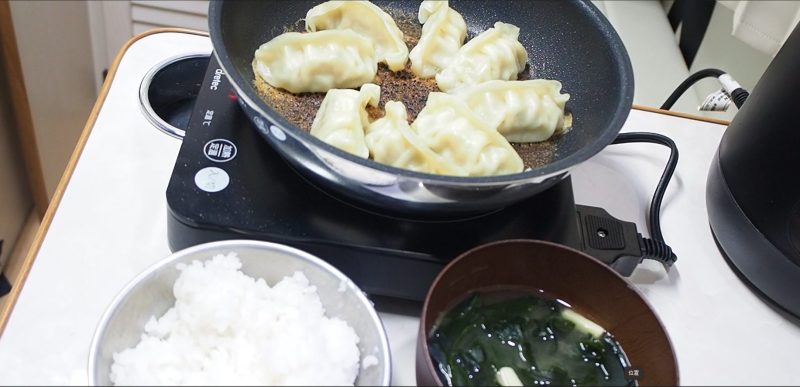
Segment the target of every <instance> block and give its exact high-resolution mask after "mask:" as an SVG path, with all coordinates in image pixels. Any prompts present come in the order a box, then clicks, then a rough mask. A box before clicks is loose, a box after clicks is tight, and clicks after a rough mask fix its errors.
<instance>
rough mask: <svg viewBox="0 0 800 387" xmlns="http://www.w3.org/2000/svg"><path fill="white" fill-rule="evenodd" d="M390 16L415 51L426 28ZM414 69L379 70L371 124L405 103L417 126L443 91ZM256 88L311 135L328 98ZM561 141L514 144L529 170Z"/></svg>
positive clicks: (263, 86) (547, 160)
mask: <svg viewBox="0 0 800 387" xmlns="http://www.w3.org/2000/svg"><path fill="white" fill-rule="evenodd" d="M389 14H390V15H391V16H392V17H393V18H394V20H395V22H396V23H397V26H398V27H400V30H402V31H403V34H404V35H405V41H406V45H408V47H409V50H411V49H412V48H414V46H416V45H417V41H418V40H419V36H420V34H421V33H422V25H420V24H419V22H418V21H417V18H416V15H406V14H397V13H394V12H391V11H389ZM289 31H299V32H302V31H303V23H302V22H301V21H299V22H297V23H295V24H294V25H292V26H287V28H286V32H289ZM410 68H411V63H410V61H409V63H408V64H407V65H406V69H405V70H403V71H398V72H397V73H394V72H392V71H390V70H389V68H388V67H386V65H384V64H380V65H379V66H378V74H377V75H376V77H375V81H374V83H375V84H377V85H379V86H380V87H381V102H380V105H379V107H378V108H372V107H369V108H368V109H367V111H368V112H369V116H370V119H371V120H376V119H378V118H381V117H383V115H384V113H383V107H384V105H385V104H386V102H387V101H401V102H403V104H405V106H406V109H407V110H408V119H409V120H410V121H411V122H413V121H414V119H416V117H417V114H419V112H420V111H421V110H422V108H423V107H425V101H426V100H427V99H428V94H429V93H431V92H435V91H439V88H438V87H437V86H436V81H435V80H434V79H420V78H417V77H416V76H415V75H414V74H413V73H412V72H411V70H410ZM519 79H520V80H525V79H530V75H529V72H528V71H525V72H523V73H521V74H520V76H519ZM253 84H254V85H255V87H256V90H258V92H259V94H260V95H261V97H262V98H263V99H264V101H265V102H266V103H267V104H268V105H269V106H271V107H272V108H273V109H274V110H275V111H276V112H278V113H279V114H281V115H282V116H283V117H284V118H286V120H287V121H289V122H291V123H293V124H295V125H297V126H298V127H300V128H301V129H303V130H305V131H307V132H310V131H311V124H312V123H313V122H314V117H315V116H316V115H317V111H318V110H319V107H320V105H321V104H322V100H323V99H324V98H325V93H301V94H292V93H290V92H288V91H285V90H281V89H276V88H274V87H272V86H270V85H268V84H267V83H266V82H264V81H263V80H262V79H261V78H259V77H256V79H255V80H254V81H253ZM557 138H558V135H556V136H554V137H553V138H551V139H550V140H548V141H544V142H540V143H524V144H523V143H511V146H513V147H514V149H515V150H516V151H517V153H518V154H519V156H520V157H521V158H522V162H523V164H525V167H526V168H538V167H541V166H544V165H547V164H549V163H550V162H551V161H552V159H553V156H554V154H555V152H556V149H557V147H556V142H557V141H556V140H557Z"/></svg>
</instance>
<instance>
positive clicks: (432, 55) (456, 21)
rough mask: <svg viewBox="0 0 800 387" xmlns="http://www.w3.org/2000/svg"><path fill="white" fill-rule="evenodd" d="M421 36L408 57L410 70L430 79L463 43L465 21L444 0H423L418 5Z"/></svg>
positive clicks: (465, 29)
mask: <svg viewBox="0 0 800 387" xmlns="http://www.w3.org/2000/svg"><path fill="white" fill-rule="evenodd" d="M419 22H420V23H423V26H422V35H421V36H420V38H419V42H418V43H417V45H416V47H414V49H412V50H411V54H410V55H409V56H408V57H409V59H411V71H412V72H414V74H416V75H417V76H418V77H420V78H433V77H434V76H436V74H438V73H439V72H440V71H442V69H444V68H445V67H446V66H447V65H448V64H449V63H450V62H452V61H453V58H455V56H456V54H458V50H459V49H460V48H461V46H462V45H464V38H465V37H466V36H467V24H466V23H465V22H464V18H463V17H461V15H460V14H459V13H458V12H456V11H455V10H453V9H452V8H450V7H449V6H448V2H447V1H446V0H444V1H441V0H425V1H423V2H422V5H420V6H419Z"/></svg>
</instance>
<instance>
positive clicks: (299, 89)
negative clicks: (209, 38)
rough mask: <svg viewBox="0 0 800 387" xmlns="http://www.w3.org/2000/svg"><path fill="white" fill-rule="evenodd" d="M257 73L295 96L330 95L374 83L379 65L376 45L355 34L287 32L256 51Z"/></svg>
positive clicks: (341, 32) (254, 64)
mask: <svg viewBox="0 0 800 387" xmlns="http://www.w3.org/2000/svg"><path fill="white" fill-rule="evenodd" d="M253 72H255V74H256V75H257V76H259V77H261V79H263V80H264V81H266V82H267V83H269V84H270V85H272V86H274V87H277V88H281V89H285V90H288V91H290V92H292V93H305V92H326V91H328V90H330V89H345V88H355V87H360V86H361V85H363V84H365V83H367V82H372V80H373V79H375V74H376V73H377V72H378V64H377V60H376V59H375V49H374V48H373V44H372V41H371V40H369V39H367V38H365V37H363V36H361V35H359V34H357V33H355V32H353V31H347V30H334V31H320V32H313V33H306V34H301V33H298V32H287V33H285V34H282V35H278V36H276V37H275V38H274V39H272V40H270V41H269V42H266V43H264V44H262V45H261V47H259V48H258V49H257V50H256V52H255V58H254V59H253Z"/></svg>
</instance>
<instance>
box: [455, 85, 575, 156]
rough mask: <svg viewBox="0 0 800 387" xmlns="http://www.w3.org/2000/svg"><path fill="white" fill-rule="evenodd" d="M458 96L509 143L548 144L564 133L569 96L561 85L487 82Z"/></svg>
mask: <svg viewBox="0 0 800 387" xmlns="http://www.w3.org/2000/svg"><path fill="white" fill-rule="evenodd" d="M456 95H457V96H458V97H459V99H461V100H462V101H464V102H465V103H466V104H467V106H469V108H470V110H472V111H473V112H475V114H476V115H478V116H479V117H480V118H482V119H483V120H484V121H486V122H487V123H488V124H489V125H491V126H493V127H495V128H496V129H497V131H498V132H500V134H502V135H503V136H504V137H505V138H506V139H507V140H508V141H510V142H540V141H545V140H547V139H549V138H550V137H552V136H553V134H555V133H556V132H560V131H562V130H564V129H565V121H566V120H565V112H564V110H565V107H566V103H567V101H568V100H569V94H563V93H561V82H559V81H554V80H547V79H534V80H529V81H487V82H483V83H480V84H477V85H474V86H470V87H466V88H463V89H460V90H458V91H457V92H456Z"/></svg>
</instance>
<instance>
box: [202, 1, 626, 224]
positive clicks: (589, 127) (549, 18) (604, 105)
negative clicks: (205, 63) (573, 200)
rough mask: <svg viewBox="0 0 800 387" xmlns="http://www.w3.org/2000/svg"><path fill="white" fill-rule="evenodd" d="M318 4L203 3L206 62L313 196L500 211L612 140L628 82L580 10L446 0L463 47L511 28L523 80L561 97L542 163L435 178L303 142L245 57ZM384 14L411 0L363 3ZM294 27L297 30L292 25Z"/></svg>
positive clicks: (383, 205) (568, 4) (410, 207)
mask: <svg viewBox="0 0 800 387" xmlns="http://www.w3.org/2000/svg"><path fill="white" fill-rule="evenodd" d="M318 3H320V1H302V0H291V1H289V0H283V1H245V0H237V1H212V3H211V5H210V7H209V27H210V32H211V39H212V43H213V46H214V53H215V55H216V57H217V59H218V60H219V63H220V64H221V66H222V67H223V69H224V70H225V72H226V73H227V75H228V77H229V78H230V80H231V82H232V83H233V85H234V87H235V88H236V90H237V93H238V94H239V97H240V98H239V101H240V103H241V105H242V107H243V108H244V110H245V112H246V113H247V114H248V116H249V117H250V118H251V120H253V122H254V123H255V124H256V126H257V127H258V129H259V131H260V132H261V134H262V135H263V136H264V138H266V139H267V140H268V141H269V142H270V144H272V146H273V147H274V148H275V149H276V150H277V151H278V152H279V153H281V154H282V155H283V157H284V158H286V159H287V160H288V161H289V162H290V163H291V164H292V165H293V166H294V167H295V168H297V169H298V170H300V171H301V172H302V173H303V174H304V175H305V176H307V177H309V178H310V179H311V180H312V181H314V182H316V183H317V185H318V186H321V187H322V188H323V189H326V190H329V191H332V192H337V193H339V194H342V195H345V196H347V197H349V198H352V199H354V200H356V201H358V202H360V203H361V204H363V205H366V206H369V207H372V208H377V209H379V210H386V211H390V212H402V213H407V212H409V211H410V212H415V213H425V214H441V213H476V212H480V211H487V210H491V209H496V208H500V207H504V206H506V205H508V204H511V203H513V202H515V201H518V200H520V199H523V198H526V197H530V196H532V195H535V194H536V193H538V192H541V191H543V190H544V189H546V188H549V187H550V186H552V185H553V184H555V183H557V182H558V181H560V180H561V179H563V178H564V177H565V176H567V173H568V171H569V169H570V168H571V167H573V166H575V165H576V164H578V163H580V162H582V161H585V160H586V159H588V158H589V157H591V156H593V155H595V154H596V153H597V152H599V151H600V150H601V149H603V148H604V147H605V146H606V145H608V144H610V143H611V141H613V139H614V137H615V136H616V135H617V133H618V132H619V130H620V128H621V127H622V125H623V123H624V122H625V120H626V118H627V116H628V113H629V111H630V108H631V103H632V99H633V74H632V69H631V65H630V60H629V58H628V55H627V52H626V51H625V48H624V46H623V45H622V42H621V41H620V39H619V37H618V36H617V34H616V32H615V31H614V29H613V28H612V27H611V25H610V24H609V22H608V21H607V20H606V19H605V17H604V16H603V15H602V14H601V13H600V12H599V11H598V10H597V8H595V7H594V6H593V5H592V4H590V3H589V2H588V1H560V0H553V1H546V0H538V1H525V0H511V1H457V0H454V1H451V2H450V6H451V7H452V8H453V9H455V10H456V11H458V12H459V13H461V15H462V16H463V17H464V19H465V21H466V22H467V27H468V30H469V32H468V38H469V37H471V36H474V35H476V34H478V33H480V32H481V31H483V30H485V29H488V28H490V27H492V26H493V25H494V23H495V22H497V21H503V22H507V23H511V24H514V25H516V26H518V27H520V29H521V33H520V41H521V42H522V44H523V45H524V46H525V48H526V49H527V51H528V55H529V60H528V64H529V66H528V69H526V71H527V72H528V74H524V77H526V78H527V77H530V78H548V79H556V80H559V81H561V82H562V84H563V91H564V92H566V93H569V94H570V95H571V98H570V100H569V102H568V103H567V109H568V110H569V111H570V112H571V113H572V115H573V127H572V129H571V130H570V131H569V132H567V133H566V134H565V135H563V136H560V137H558V138H557V139H555V140H554V144H553V145H554V147H555V152H553V154H552V155H551V157H549V159H548V161H547V162H545V163H542V165H537V166H535V167H534V168H533V169H530V170H527V171H525V172H522V173H518V174H513V175H503V176H491V177H452V176H436V175H429V174H422V173H415V172H411V171H406V170H401V169H397V168H393V167H389V166H385V165H382V164H379V163H376V162H373V161H370V160H365V159H361V158H358V157H356V156H353V155H350V154H348V153H346V152H343V151H341V150H339V149H336V148H334V147H332V146H330V145H328V144H325V143H323V142H322V141H320V140H318V139H316V138H314V137H312V136H311V135H310V134H308V133H307V132H305V131H304V130H302V129H300V128H298V127H297V126H296V125H294V124H292V123H290V122H289V121H288V120H286V118H284V117H283V116H281V115H280V114H278V113H277V112H276V111H275V110H274V109H273V108H272V107H271V106H270V104H268V103H267V102H265V101H264V100H262V98H261V97H259V94H258V92H257V91H256V90H255V88H254V86H253V80H254V76H253V70H252V67H251V62H252V60H253V53H254V52H255V50H256V49H257V48H258V47H259V46H260V45H261V44H263V43H264V42H267V41H269V40H270V39H272V38H273V37H275V36H277V35H279V34H281V33H283V32H285V31H286V28H287V27H289V26H296V25H298V21H299V20H300V19H302V18H303V17H305V14H306V12H307V11H308V10H309V9H310V8H312V7H313V6H314V5H316V4H318ZM373 3H375V4H377V5H378V6H380V7H381V8H383V9H384V10H387V12H389V13H390V14H393V15H400V14H404V15H410V16H413V17H416V14H417V12H418V9H419V4H420V1H373ZM299 25H300V26H302V24H299Z"/></svg>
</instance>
